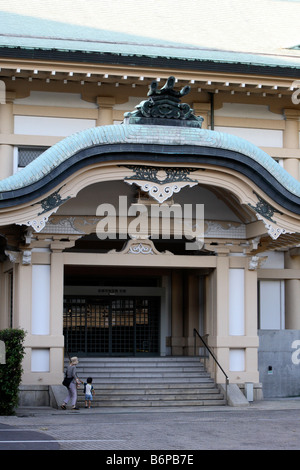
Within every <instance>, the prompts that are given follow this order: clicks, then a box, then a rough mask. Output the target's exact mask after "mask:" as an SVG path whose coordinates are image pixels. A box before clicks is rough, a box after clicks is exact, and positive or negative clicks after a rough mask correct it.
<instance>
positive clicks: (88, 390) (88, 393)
mask: <svg viewBox="0 0 300 470" xmlns="http://www.w3.org/2000/svg"><path fill="white" fill-rule="evenodd" d="M92 382H93V379H92V377H88V378H87V379H86V383H85V384H84V392H85V407H86V408H91V401H92V400H93V396H95V390H94V387H93V385H92Z"/></svg>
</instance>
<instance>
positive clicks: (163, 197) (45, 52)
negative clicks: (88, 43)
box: [0, 38, 300, 399]
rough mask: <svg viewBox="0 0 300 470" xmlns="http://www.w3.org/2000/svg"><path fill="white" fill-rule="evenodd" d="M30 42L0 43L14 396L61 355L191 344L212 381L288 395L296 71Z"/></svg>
mask: <svg viewBox="0 0 300 470" xmlns="http://www.w3.org/2000/svg"><path fill="white" fill-rule="evenodd" d="M2 41H3V39H2ZM9 41H11V42H10V43H9ZM40 42H43V41H41V40H40ZM44 42H45V40H44ZM44 42H43V44H42V43H41V44H40V43H39V40H38V39H36V40H35V43H34V45H30V46H29V45H27V44H26V43H24V44H22V45H21V46H20V45H19V43H18V45H17V44H13V38H8V39H7V43H5V41H3V44H2V43H1V44H0V67H1V72H0V80H1V87H2V88H1V92H2V94H1V95H0V97H1V104H0V176H1V180H0V242H1V264H0V289H1V305H0V328H1V329H2V328H8V327H13V328H17V327H20V328H23V329H24V330H26V332H27V334H26V339H25V347H26V356H25V359H24V364H23V368H24V374H23V381H22V386H23V390H26V389H28V390H30V387H35V390H37V389H38V387H41V390H42V389H43V390H45V387H47V386H53V385H59V384H61V381H62V375H63V368H64V360H65V358H67V357H69V356H78V357H79V359H81V358H96V357H97V358H107V357H116V358H122V360H124V358H130V357H135V358H136V360H139V359H141V358H145V357H148V358H153V360H154V358H156V357H178V356H185V357H192V356H194V355H195V353H196V354H197V355H198V353H199V351H200V350H201V351H202V349H203V343H202V342H201V340H200V339H199V336H200V337H201V338H202V340H203V341H204V340H205V343H207V345H208V346H209V349H210V351H212V352H213V355H214V357H215V358H216V359H217V361H218V363H219V364H220V365H221V369H220V368H218V367H216V366H215V362H214V361H213V359H212V358H211V357H210V358H209V359H208V360H207V362H206V367H207V369H208V371H209V372H210V374H211V376H212V377H213V379H214V380H215V382H216V383H217V384H219V383H224V373H223V372H224V371H225V375H226V376H227V377H228V381H229V383H230V384H237V385H238V386H239V387H240V388H241V389H242V390H243V388H244V387H245V384H249V383H251V384H253V387H254V397H255V398H256V399H259V398H262V397H263V396H288V395H296V394H297V390H299V379H298V378H297V377H298V375H299V367H300V366H298V364H299V361H298V360H297V357H298V356H297V348H298V349H299V345H300V315H299V305H300V287H299V282H300V281H299V279H300V182H299V162H300V148H299V116H300V108H299V104H297V102H295V100H294V101H293V100H292V94H293V91H295V88H293V86H292V85H293V83H294V82H295V80H296V79H297V78H299V77H297V64H298V67H299V63H298V62H297V61H296V60H295V63H293V60H292V59H291V60H290V63H289V62H286V61H285V62H284V64H281V63H279V62H280V58H279V59H278V64H277V65H276V64H275V65H274V63H273V62H272V63H271V62H270V63H269V62H268V58H263V60H262V58H261V57H260V58H259V60H258V61H257V63H255V64H254V63H253V57H251V60H250V59H249V58H248V57H247V55H244V57H243V59H241V60H240V62H239V63H233V62H232V61H227V60H226V58H225V59H222V58H220V57H212V59H211V60H210V61H208V60H206V59H205V58H202V57H201V54H200V55H197V54H196V55H195V57H193V60H191V58H189V60H187V59H186V58H183V57H180V55H179V51H176V49H173V51H172V54H173V56H170V55H168V53H167V51H166V53H165V56H162V55H160V56H155V55H154V54H152V55H151V54H150V52H152V51H150V52H149V54H148V55H147V52H146V51H138V52H139V53H137V54H136V55H134V54H132V55H130V56H129V55H127V53H126V50H125V49H124V50H123V49H120V50H119V54H118V55H116V54H115V53H113V52H114V51H113V52H112V53H109V52H105V53H103V52H101V51H87V50H77V49H76V48H75V45H73V46H72V49H71V48H70V46H69V45H68V44H65V45H64V48H61V47H59V46H56V47H55V48H53V47H50V46H51V45H50V44H49V45H47V44H45V43H44ZM116 47H117V46H116ZM122 47H124V46H122ZM159 52H160V54H162V53H161V50H160V51H159ZM157 53H158V52H157ZM176 53H177V56H176ZM189 53H191V52H190V51H189ZM212 55H213V53H212ZM129 57H130V59H129ZM195 335H197V338H198V339H199V341H200V343H201V344H200V343H197V346H196V348H195ZM198 335H199V336H198ZM199 344H200V346H201V347H200V346H199ZM281 348H282V349H281ZM293 358H294V359H293ZM283 381H284V382H285V384H284V385H283V383H282V382H283Z"/></svg>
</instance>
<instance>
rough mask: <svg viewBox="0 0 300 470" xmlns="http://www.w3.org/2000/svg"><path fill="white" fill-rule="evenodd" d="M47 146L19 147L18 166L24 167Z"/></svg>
mask: <svg viewBox="0 0 300 470" xmlns="http://www.w3.org/2000/svg"><path fill="white" fill-rule="evenodd" d="M47 148H48V147H19V148H18V168H24V167H25V166H27V165H28V164H29V163H31V162H33V160H35V159H36V158H37V157H39V156H40V155H41V154H42V153H43V152H45V150H47Z"/></svg>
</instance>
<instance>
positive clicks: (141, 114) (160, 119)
mask: <svg viewBox="0 0 300 470" xmlns="http://www.w3.org/2000/svg"><path fill="white" fill-rule="evenodd" d="M174 85H175V78H174V77H172V76H171V77H169V78H168V79H167V82H166V84H165V85H164V86H163V87H162V88H161V89H158V84H157V82H156V81H153V82H152V83H151V85H150V87H149V92H148V96H149V99H147V100H144V101H142V102H141V103H140V104H138V105H137V106H136V111H133V112H131V113H125V114H124V117H125V120H124V123H125V124H156V125H168V126H187V127H200V128H201V127H202V122H203V117H201V116H199V117H197V116H195V115H194V113H193V110H192V109H191V108H190V106H189V105H188V104H187V103H181V102H180V98H181V97H182V96H185V95H187V94H188V93H189V92H190V87H189V86H185V87H183V88H182V89H181V90H180V91H176V90H174Z"/></svg>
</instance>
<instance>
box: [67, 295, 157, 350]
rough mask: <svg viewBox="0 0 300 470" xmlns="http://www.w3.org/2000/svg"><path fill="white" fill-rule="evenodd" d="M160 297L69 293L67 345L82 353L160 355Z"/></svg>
mask: <svg viewBox="0 0 300 470" xmlns="http://www.w3.org/2000/svg"><path fill="white" fill-rule="evenodd" d="M160 300H161V299H160V297H154V296H153V297H152V296H149V297H141V296H124V297H121V296H120V297H119V296H118V297H109V296H99V297H98V296H86V295H66V296H65V298H64V317H63V322H64V336H65V349H66V352H67V353H68V354H70V355H78V356H102V355H103V356H137V355H152V356H154V355H159V344H160V332H159V329H160V328H159V325H160Z"/></svg>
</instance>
